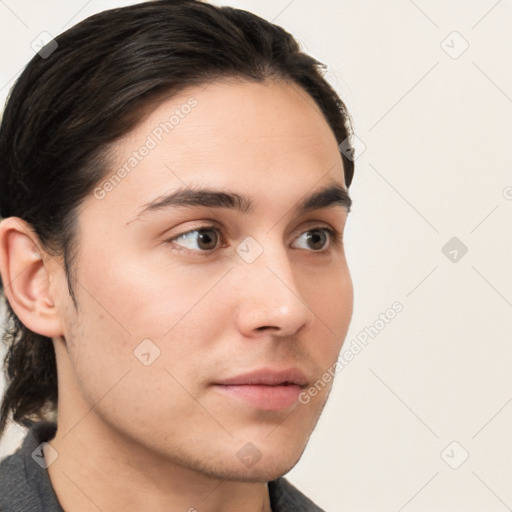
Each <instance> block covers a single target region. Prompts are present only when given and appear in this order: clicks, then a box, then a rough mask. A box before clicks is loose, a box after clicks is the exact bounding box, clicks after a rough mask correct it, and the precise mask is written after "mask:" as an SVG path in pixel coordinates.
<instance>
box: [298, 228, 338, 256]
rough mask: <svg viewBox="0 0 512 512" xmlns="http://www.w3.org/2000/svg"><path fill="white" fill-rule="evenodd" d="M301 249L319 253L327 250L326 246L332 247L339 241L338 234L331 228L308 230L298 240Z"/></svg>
mask: <svg viewBox="0 0 512 512" xmlns="http://www.w3.org/2000/svg"><path fill="white" fill-rule="evenodd" d="M297 241H299V242H301V244H299V247H298V248H299V249H306V250H310V251H311V250H312V251H313V252H319V251H322V250H324V249H325V246H326V244H327V245H328V246H330V244H331V243H332V242H335V241H337V238H336V233H335V232H334V230H332V229H330V228H314V229H308V231H305V232H304V233H302V235H301V236H299V237H298V238H297Z"/></svg>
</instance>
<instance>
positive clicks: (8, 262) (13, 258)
mask: <svg viewBox="0 0 512 512" xmlns="http://www.w3.org/2000/svg"><path fill="white" fill-rule="evenodd" d="M51 260H52V257H51V256H50V255H48V254H47V253H46V252H45V251H44V250H42V249H41V246H40V243H39V239H38V237H37V235H36V233H35V232H34V230H33V228H32V227H31V226H30V224H28V223H27V222H25V221H24V220H23V219H20V218H19V217H8V218H6V219H4V220H2V222H0V274H1V276H2V283H3V287H4V293H5V296H6V298H7V300H8V301H9V304H10V305H11V308H12V309H13V311H14V313H16V316H17V317H18V318H19V319H20V321H21V322H22V323H23V325H25V326H26V327H28V328H29V329H30V330H31V331H33V332H35V333H37V334H41V335H43V336H47V337H49V338H52V337H55V336H62V324H61V321H60V317H59V315H58V311H57V308H56V307H55V304H54V301H53V299H52V297H51V296H50V290H49V288H50V286H49V285H50V277H51V275H50V273H49V271H50V267H52V268H55V265H50V264H49V262H50V261H51Z"/></svg>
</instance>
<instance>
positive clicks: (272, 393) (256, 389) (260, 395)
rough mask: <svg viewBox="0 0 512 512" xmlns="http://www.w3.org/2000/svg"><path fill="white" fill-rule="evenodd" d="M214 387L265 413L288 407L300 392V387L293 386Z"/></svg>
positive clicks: (295, 400)
mask: <svg viewBox="0 0 512 512" xmlns="http://www.w3.org/2000/svg"><path fill="white" fill-rule="evenodd" d="M216 387H217V388H218V389H220V390H221V391H224V392H225V393H228V394H230V395H232V396H234V397H237V398H241V399H243V400H245V401H246V402H248V403H249V404H250V405H252V406H253V407H257V408H258V409H263V410H265V411H278V410H280V409H286V408H287V407H290V406H291V405H293V404H294V403H295V402H297V400H298V397H299V394H300V392H301V390H302V388H301V387H300V386H297V385H295V384H290V385H287V386H264V385H241V386H239V385H237V386H223V385H218V386H216Z"/></svg>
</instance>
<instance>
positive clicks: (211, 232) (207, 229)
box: [169, 226, 220, 253]
mask: <svg viewBox="0 0 512 512" xmlns="http://www.w3.org/2000/svg"><path fill="white" fill-rule="evenodd" d="M219 240H220V236H219V230H218V229H217V228H216V227H215V226H201V227H200V228H197V229H192V230H190V231H187V232H186V233H182V234H181V235H178V236H175V237H174V238H172V239H171V240H169V242H172V243H173V245H177V246H178V247H177V249H178V250H181V249H185V250H188V251H191V252H205V253H209V252H211V251H213V250H214V249H215V248H216V247H217V245H218V243H219Z"/></svg>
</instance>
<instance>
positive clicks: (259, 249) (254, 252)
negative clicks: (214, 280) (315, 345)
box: [237, 236, 312, 334]
mask: <svg viewBox="0 0 512 512" xmlns="http://www.w3.org/2000/svg"><path fill="white" fill-rule="evenodd" d="M237 253H238V255H239V256H240V260H239V263H238V265H237V267H238V269H237V274H238V277H239V279H240V280H241V283H242V291H241V294H240V296H239V297H238V301H239V303H238V309H239V321H240V326H241V328H242V329H246V330H253V329H257V328H261V327H274V328H278V329H279V330H280V331H281V332H282V333H283V334H293V333H294V332H295V331H297V330H298V329H300V328H301V327H302V326H303V325H305V324H309V323H310V322H311V321H312V312H311V310H310V309H309V308H308V306H307V305H306V304H305V302H304V298H303V297H302V296H301V292H300V290H299V288H298V286H297V283H296V277H297V276H296V275H295V273H294V271H293V267H292V262H291V261H290V259H289V254H288V252H287V248H286V247H285V246H284V245H283V243H282V240H277V237H276V236H274V237H271V236H267V237H266V238H265V239H264V240H263V243H260V242H258V241H257V240H255V239H254V238H252V237H247V238H246V239H245V240H244V241H243V242H242V243H241V244H240V246H239V247H237Z"/></svg>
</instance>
